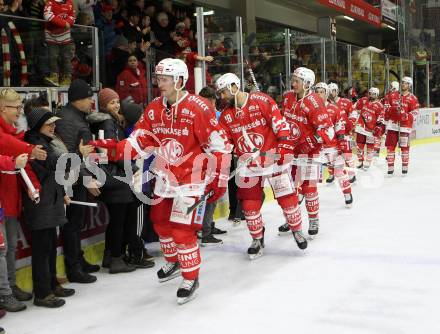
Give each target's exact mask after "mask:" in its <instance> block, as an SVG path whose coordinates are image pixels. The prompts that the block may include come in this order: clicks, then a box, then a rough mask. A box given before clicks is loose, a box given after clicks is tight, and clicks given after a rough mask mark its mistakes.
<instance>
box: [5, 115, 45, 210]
mask: <svg viewBox="0 0 440 334" xmlns="http://www.w3.org/2000/svg"><path fill="white" fill-rule="evenodd" d="M15 132H16V129H15V127H14V126H12V125H10V124H8V123H6V122H5V120H4V119H3V117H0V143H1V144H0V154H1V155H9V156H12V157H16V156H18V155H20V154H22V153H27V154H29V155H30V154H31V152H32V149H33V148H34V145H30V144H27V143H25V142H24V141H22V140H20V139H18V138H20V137H21V134H16V133H15ZM26 171H27V173H28V175H29V178H30V179H31V181H32V183H33V185H34V187H35V188H36V189H41V186H40V182H39V181H38V179H37V177H36V175H35V174H34V172H33V171H32V169H31V168H30V167H29V165H27V166H26ZM22 186H23V183H22V180H21V177H18V176H17V174H6V173H4V172H1V173H0V203H1V205H2V207H3V208H4V211H5V216H8V217H18V216H19V215H20V211H21V187H22Z"/></svg>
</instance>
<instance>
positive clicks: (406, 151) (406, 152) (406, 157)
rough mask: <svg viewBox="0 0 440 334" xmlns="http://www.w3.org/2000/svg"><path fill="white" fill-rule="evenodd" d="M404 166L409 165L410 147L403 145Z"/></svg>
mask: <svg viewBox="0 0 440 334" xmlns="http://www.w3.org/2000/svg"><path fill="white" fill-rule="evenodd" d="M401 150H402V166H405V167H406V166H408V165H409V147H402V148H401Z"/></svg>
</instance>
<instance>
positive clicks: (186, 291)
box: [177, 278, 199, 305]
mask: <svg viewBox="0 0 440 334" xmlns="http://www.w3.org/2000/svg"><path fill="white" fill-rule="evenodd" d="M198 287H199V279H198V278H196V279H195V280H187V279H184V280H183V281H182V283H180V286H179V289H178V290H177V304H179V305H182V304H185V303H188V302H189V301H191V300H193V299H194V298H196V297H197V295H196V293H195V292H196V290H197V289H198Z"/></svg>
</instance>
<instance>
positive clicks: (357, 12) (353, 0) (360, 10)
mask: <svg viewBox="0 0 440 334" xmlns="http://www.w3.org/2000/svg"><path fill="white" fill-rule="evenodd" d="M319 3H321V4H322V5H325V6H327V7H331V8H334V9H336V10H338V11H340V12H343V13H344V14H345V15H348V16H351V17H353V18H355V19H359V20H362V21H365V22H367V23H369V24H371V25H374V26H376V27H378V28H380V25H381V23H382V16H381V13H380V9H379V8H376V7H373V6H371V5H369V4H368V3H366V2H364V1H362V0H319Z"/></svg>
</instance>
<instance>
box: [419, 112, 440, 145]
mask: <svg viewBox="0 0 440 334" xmlns="http://www.w3.org/2000/svg"><path fill="white" fill-rule="evenodd" d="M414 129H415V138H416V139H422V138H432V137H440V108H422V109H420V111H419V115H418V116H417V120H416V124H415V126H414Z"/></svg>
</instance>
